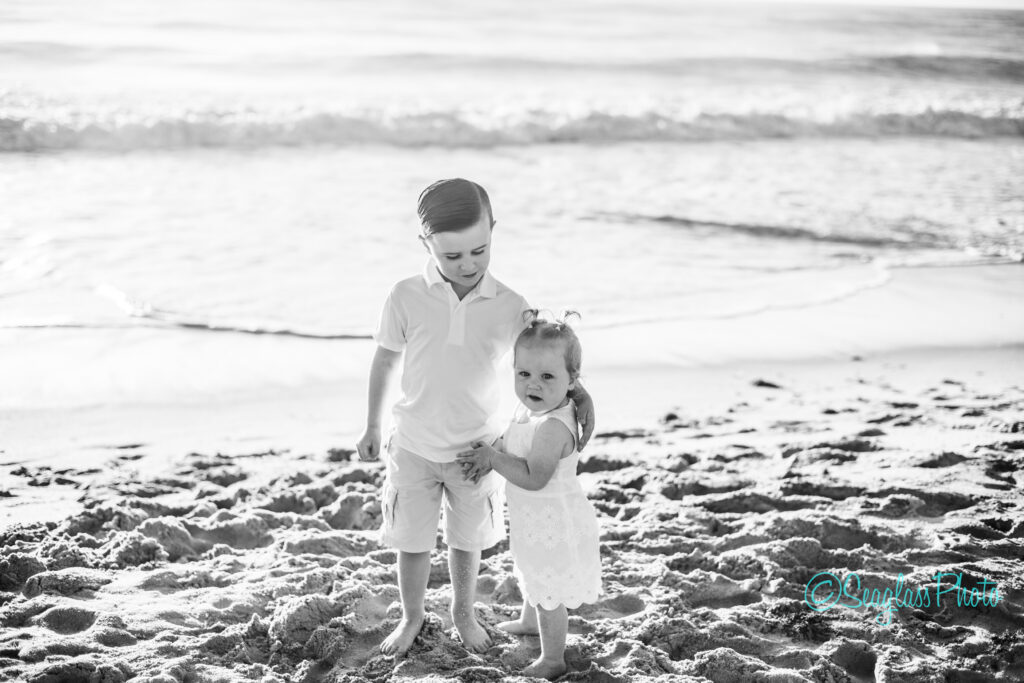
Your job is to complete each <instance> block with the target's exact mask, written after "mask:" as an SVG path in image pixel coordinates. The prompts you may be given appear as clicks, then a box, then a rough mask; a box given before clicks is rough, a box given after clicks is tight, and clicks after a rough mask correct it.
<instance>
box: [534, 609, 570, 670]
mask: <svg viewBox="0 0 1024 683" xmlns="http://www.w3.org/2000/svg"><path fill="white" fill-rule="evenodd" d="M537 621H538V622H539V626H540V657H538V658H537V659H536V660H534V662H533V664H531V665H530V666H528V667H526V668H525V669H523V674H524V675H526V676H536V677H537V678H546V679H548V680H549V681H552V680H554V679H556V678H558V677H559V676H561V675H562V674H564V673H565V670H566V668H567V667H566V666H565V634H566V632H567V631H568V630H569V613H568V612H567V611H566V609H565V605H559V606H558V607H556V608H555V609H552V610H547V609H544V608H543V607H540V606H538V607H537Z"/></svg>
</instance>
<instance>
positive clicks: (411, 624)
mask: <svg viewBox="0 0 1024 683" xmlns="http://www.w3.org/2000/svg"><path fill="white" fill-rule="evenodd" d="M429 579H430V553H429V552H426V553H407V552H405V551H402V550H400V551H398V591H399V593H400V594H401V596H402V620H401V621H400V622H398V626H396V627H395V630H394V631H392V632H391V635H389V636H388V637H387V638H385V639H384V642H383V643H381V644H380V651H381V652H383V653H384V654H386V655H395V656H396V657H399V656H401V655H403V654H405V651H406V650H408V649H409V648H410V647H411V646H412V641H413V640H415V639H416V636H417V635H419V632H420V628H422V627H423V617H424V611H423V600H424V599H425V597H426V594H427V581H428V580H429Z"/></svg>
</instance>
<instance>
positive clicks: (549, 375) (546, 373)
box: [541, 372, 555, 379]
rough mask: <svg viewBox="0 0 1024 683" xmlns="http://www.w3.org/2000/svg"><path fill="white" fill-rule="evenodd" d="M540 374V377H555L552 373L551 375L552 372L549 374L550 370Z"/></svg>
mask: <svg viewBox="0 0 1024 683" xmlns="http://www.w3.org/2000/svg"><path fill="white" fill-rule="evenodd" d="M541 376H542V377H543V378H544V379H554V378H555V376H554V375H552V374H551V373H550V372H545V373H544V374H543V375H541Z"/></svg>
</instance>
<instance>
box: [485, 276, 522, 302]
mask: <svg viewBox="0 0 1024 683" xmlns="http://www.w3.org/2000/svg"><path fill="white" fill-rule="evenodd" d="M490 278H491V279H492V280H494V291H495V295H496V296H509V297H517V298H519V299H523V295H522V294H520V293H519V292H517V291H516V290H514V289H512V288H511V287H509V286H508V285H506V284H505V283H504V282H502V281H501V280H499V279H498V278H496V277H494V275H490ZM524 300H525V299H524Z"/></svg>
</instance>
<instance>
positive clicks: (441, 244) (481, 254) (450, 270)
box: [422, 212, 491, 297]
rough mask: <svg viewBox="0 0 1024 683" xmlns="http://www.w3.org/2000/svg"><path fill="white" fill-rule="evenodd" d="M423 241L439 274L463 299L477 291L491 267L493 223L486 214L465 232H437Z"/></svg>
mask: <svg viewBox="0 0 1024 683" xmlns="http://www.w3.org/2000/svg"><path fill="white" fill-rule="evenodd" d="M422 240H423V244H424V246H425V247H426V248H427V251H429V252H430V256H431V258H433V259H434V263H435V264H436V265H437V269H438V271H440V273H441V275H442V276H444V279H445V280H447V281H448V282H450V283H451V285H452V288H453V289H454V290H455V293H456V294H458V295H459V296H460V297H462V296H465V295H466V294H467V293H468V292H469V291H470V290H471V289H473V288H474V287H476V284H477V283H478V282H480V279H481V278H482V277H483V276H484V273H486V272H487V266H489V265H490V263H491V221H490V218H489V217H488V216H487V214H486V212H482V213H481V215H480V220H479V221H477V222H476V223H475V224H473V225H471V226H469V227H468V228H466V229H465V230H459V231H458V232H435V233H434V234H432V235H430V236H429V237H423V238H422Z"/></svg>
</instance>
